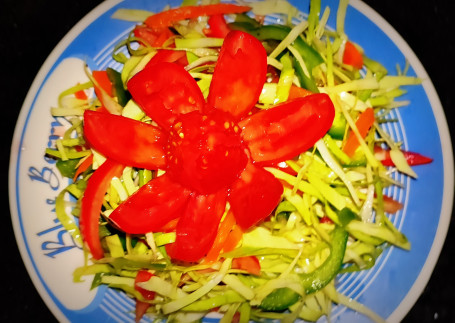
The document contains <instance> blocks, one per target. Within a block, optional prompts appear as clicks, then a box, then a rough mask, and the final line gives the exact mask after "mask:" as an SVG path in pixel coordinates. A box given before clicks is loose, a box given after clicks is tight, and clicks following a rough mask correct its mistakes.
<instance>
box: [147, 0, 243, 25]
mask: <svg viewBox="0 0 455 323" xmlns="http://www.w3.org/2000/svg"><path fill="white" fill-rule="evenodd" d="M250 9H251V7H248V6H237V5H234V4H228V3H218V4H210V5H205V6H183V7H179V8H174V9H169V10H166V11H162V12H159V13H157V14H154V15H151V16H149V17H148V18H147V19H146V20H145V24H146V25H147V26H148V27H150V28H154V29H157V28H158V29H161V28H163V27H171V26H172V25H173V24H174V23H176V22H178V21H180V20H185V19H191V18H197V17H200V16H213V15H219V14H233V13H242V12H247V11H249V10H250Z"/></svg>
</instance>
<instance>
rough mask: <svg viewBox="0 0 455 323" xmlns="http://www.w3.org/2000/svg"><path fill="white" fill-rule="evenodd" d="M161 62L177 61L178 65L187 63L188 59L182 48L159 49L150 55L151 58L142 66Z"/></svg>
mask: <svg viewBox="0 0 455 323" xmlns="http://www.w3.org/2000/svg"><path fill="white" fill-rule="evenodd" d="M163 62H168V63H178V64H179V65H182V66H186V65H188V59H187V58H186V52H185V51H183V50H172V49H160V50H158V51H157V53H156V54H155V55H154V56H153V57H152V59H151V60H150V61H149V62H148V63H147V65H145V67H144V68H147V67H150V66H153V65H155V64H160V63H163Z"/></svg>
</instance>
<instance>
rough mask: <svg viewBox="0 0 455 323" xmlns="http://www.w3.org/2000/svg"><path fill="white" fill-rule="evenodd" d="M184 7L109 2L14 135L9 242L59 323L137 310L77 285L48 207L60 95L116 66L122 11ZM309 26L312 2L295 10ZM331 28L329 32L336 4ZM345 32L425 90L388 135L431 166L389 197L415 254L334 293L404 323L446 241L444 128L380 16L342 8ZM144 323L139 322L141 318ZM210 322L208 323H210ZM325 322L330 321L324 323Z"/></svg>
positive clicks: (116, 317) (383, 261) (74, 35)
mask: <svg viewBox="0 0 455 323" xmlns="http://www.w3.org/2000/svg"><path fill="white" fill-rule="evenodd" d="M179 3H180V1H164V0H163V1H161V0H160V1H146V0H126V1H123V2H119V1H106V2H104V3H102V4H101V5H100V6H98V7H97V8H96V9H95V10H93V11H92V12H91V13H90V14H88V15H87V16H86V17H85V18H84V19H83V20H81V21H80V22H79V23H78V24H77V25H76V26H75V27H74V28H73V29H72V30H71V32H70V33H69V34H68V35H67V36H66V37H65V38H64V39H63V40H62V41H61V42H60V44H59V45H58V46H57V47H56V49H55V50H54V51H53V52H52V53H51V55H50V56H49V58H48V59H47V60H46V62H45V64H44V65H43V67H42V69H41V70H40V72H39V74H38V75H37V77H36V79H35V82H34V83H33V85H32V87H31V89H30V91H29V93H28V96H27V98H26V100H25V102H24V105H23V108H22V110H21V114H20V117H19V120H18V123H17V126H16V132H15V136H14V139H13V144H12V150H11V151H12V153H11V164H10V204H11V210H12V220H13V225H14V230H15V234H16V237H17V241H18V244H19V247H20V250H21V254H22V257H23V259H24V262H25V264H26V266H27V269H28V271H29V274H30V276H31V277H32V280H33V282H34V284H35V286H36V288H37V289H38V291H39V293H40V295H41V297H42V298H43V299H44V301H45V302H46V304H47V305H48V307H49V308H50V310H51V311H52V312H53V313H54V315H55V316H56V317H57V319H58V320H60V321H71V322H100V321H103V322H125V321H134V301H133V300H131V299H129V298H128V297H126V296H125V295H124V294H122V293H119V292H117V291H114V290H109V289H107V288H105V287H100V288H98V289H97V290H95V291H90V290H89V289H90V282H89V281H88V282H85V283H78V284H76V283H73V282H72V272H73V270H74V268H76V267H77V266H80V265H81V264H82V263H83V253H82V251H81V249H80V248H79V246H77V245H76V243H75V242H74V241H73V239H72V238H71V236H70V235H69V234H68V233H67V232H66V231H65V230H64V229H63V227H62V226H61V225H60V224H59V222H58V220H57V219H56V216H55V211H54V206H55V205H54V204H55V198H56V196H57V194H58V192H59V191H60V190H61V189H62V188H63V187H65V186H66V185H65V183H64V182H63V179H62V178H61V177H60V175H59V173H58V171H57V170H56V168H55V165H54V161H53V160H51V159H47V158H45V157H44V154H43V153H44V148H45V147H51V146H52V143H53V141H54V140H55V139H57V138H58V131H59V127H60V126H61V124H60V121H59V120H57V119H55V118H52V117H51V116H50V111H49V109H50V107H51V106H55V105H56V100H57V97H58V95H59V93H60V92H61V91H63V90H64V89H66V88H68V87H70V86H72V85H74V84H75V83H77V82H82V81H84V80H86V76H85V75H84V72H83V64H84V62H87V64H88V65H89V67H91V68H93V69H95V68H105V67H107V66H112V67H114V68H115V67H117V66H116V65H115V62H114V61H113V60H112V59H111V57H110V54H111V53H112V49H113V47H114V46H115V44H116V43H117V42H118V41H119V40H121V39H123V38H125V36H126V35H127V34H128V32H129V31H130V30H131V28H132V27H133V26H134V23H131V22H125V21H120V20H114V19H111V18H110V17H111V15H112V14H113V13H114V12H115V11H116V10H117V9H118V8H138V9H146V10H150V11H154V12H157V11H160V10H161V9H162V8H163V7H164V6H165V5H167V4H169V5H171V6H177V5H179ZM291 3H292V4H293V5H295V6H296V7H298V8H299V9H300V10H301V12H302V13H301V16H302V17H305V15H306V11H307V8H308V6H309V1H297V0H294V1H291ZM326 5H329V6H330V7H331V16H330V17H331V18H330V19H329V22H328V25H329V26H330V27H332V28H333V27H334V26H335V16H336V10H337V4H336V1H322V8H325V6H326ZM345 31H346V33H347V34H348V36H349V37H350V38H351V39H352V40H353V41H355V42H357V43H359V44H360V45H361V46H362V47H363V48H364V50H365V52H366V54H367V55H368V56H370V57H371V58H373V59H375V60H378V61H380V62H381V63H382V64H383V65H384V66H385V67H386V68H387V69H388V70H389V71H394V70H395V69H396V64H399V65H400V66H401V67H404V66H405V63H406V61H409V63H410V69H409V73H410V74H411V75H417V76H419V77H420V78H422V80H423V83H422V85H421V86H412V87H409V88H407V90H408V92H407V94H406V95H405V96H404V99H405V100H409V101H410V102H411V104H410V105H409V106H406V107H403V108H400V109H399V110H397V111H396V113H395V115H393V117H394V118H396V119H398V120H399V122H397V123H394V124H393V125H388V126H387V131H388V133H389V134H391V136H392V137H393V138H394V139H396V140H400V141H402V142H403V145H404V148H405V149H409V150H413V151H419V152H421V153H423V154H424V155H428V156H431V157H432V158H433V159H434V161H433V163H432V164H431V165H428V166H424V167H418V168H415V171H416V172H417V174H418V180H411V179H409V178H407V177H405V176H403V175H399V174H397V175H396V176H395V180H397V181H399V182H401V183H402V184H403V185H404V188H403V189H399V188H397V187H395V188H392V189H390V190H389V191H387V194H388V195H391V196H393V197H394V198H396V199H398V200H399V201H401V202H402V203H403V204H404V206H405V207H404V209H403V210H402V211H400V212H399V213H398V214H397V215H395V216H393V218H392V222H393V223H394V224H395V225H396V226H397V227H398V228H399V229H400V230H401V231H402V232H403V233H404V234H406V235H407V237H408V239H409V240H410V241H411V244H412V249H411V251H409V252H407V251H403V250H400V249H397V248H390V249H387V250H386V252H384V253H383V255H381V256H380V258H379V259H378V263H377V264H376V266H375V267H374V268H373V269H371V270H369V271H366V272H361V273H356V274H345V275H341V276H339V277H338V278H337V281H338V286H339V290H340V291H341V292H343V293H344V294H345V295H347V296H349V297H352V298H354V299H356V300H357V301H359V302H360V303H362V304H365V305H366V306H368V307H370V308H371V309H372V310H373V311H375V312H377V313H378V314H379V315H381V316H382V317H385V318H387V317H388V318H389V319H390V320H391V321H399V320H401V319H402V318H403V317H404V315H405V314H406V313H407V311H408V310H409V309H410V308H411V306H412V305H413V304H414V302H415V301H416V299H417V297H418V296H419V295H420V293H421V291H422V290H423V288H424V286H425V284H426V283H427V281H428V279H429V276H430V274H431V271H432V269H433V267H434V265H435V262H436V260H437V257H438V255H439V252H440V249H441V247H442V244H443V242H444V238H445V235H446V230H447V226H448V222H449V218H450V214H451V207H452V201H453V160H452V151H451V144H450V138H449V135H448V130H447V124H446V121H445V118H444V114H443V110H442V108H441V106H440V102H439V99H438V97H437V95H436V92H435V90H434V88H433V85H432V83H431V80H430V79H429V78H428V76H427V74H426V72H425V70H424V69H423V67H422V66H421V64H420V62H419V61H418V59H417V57H416V56H415V55H414V53H413V52H412V51H411V50H410V48H409V47H408V45H407V44H406V43H405V42H404V40H403V39H402V38H401V37H400V36H399V35H398V34H397V33H396V32H395V31H394V30H393V29H392V28H391V27H390V26H389V25H388V24H387V23H386V22H385V21H384V20H383V19H382V18H381V17H380V16H378V14H377V13H375V12H374V11H373V10H371V9H370V8H369V7H367V6H366V5H365V4H363V3H362V2H360V1H352V2H351V5H350V6H349V7H348V11H347V20H346V26H345ZM144 320H145V319H144ZM214 320H215V319H211V318H209V319H207V321H208V322H209V321H214ZM322 320H326V319H322ZM331 321H332V322H338V321H340V322H341V321H342V322H366V321H367V319H366V318H365V317H364V316H361V315H359V314H356V313H353V312H352V311H350V310H347V309H346V308H344V307H342V306H334V308H333V312H332V319H331Z"/></svg>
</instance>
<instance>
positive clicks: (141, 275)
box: [134, 270, 155, 322]
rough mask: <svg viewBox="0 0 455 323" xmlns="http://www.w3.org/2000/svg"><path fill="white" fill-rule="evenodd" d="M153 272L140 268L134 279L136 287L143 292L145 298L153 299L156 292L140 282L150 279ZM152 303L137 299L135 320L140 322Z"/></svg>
mask: <svg viewBox="0 0 455 323" xmlns="http://www.w3.org/2000/svg"><path fill="white" fill-rule="evenodd" d="M152 276H153V274H152V273H151V272H149V271H147V270H139V271H138V272H137V275H136V278H135V279H134V289H135V290H137V291H138V292H140V293H141V295H142V297H143V298H144V299H145V300H149V301H150V300H153V299H154V298H155V292H152V291H149V290H146V289H144V288H142V287H140V286H139V285H138V283H142V282H146V281H148V280H149V279H150V278H151V277H152ZM150 305H151V304H150V303H148V302H143V301H140V300H138V299H136V313H135V314H136V317H135V322H139V321H140V320H141V318H142V317H143V316H144V314H145V313H146V312H147V309H148V308H149V307H150Z"/></svg>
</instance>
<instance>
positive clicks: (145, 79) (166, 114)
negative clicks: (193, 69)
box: [127, 62, 205, 129]
mask: <svg viewBox="0 0 455 323" xmlns="http://www.w3.org/2000/svg"><path fill="white" fill-rule="evenodd" d="M127 87H128V90H129V91H130V93H131V95H132V97H133V99H134V100H135V101H136V103H137V104H139V105H140V106H141V108H142V109H143V110H144V111H145V113H146V114H147V115H148V116H149V117H151V118H152V119H153V120H154V121H156V122H157V123H158V124H159V125H160V126H161V127H162V128H163V129H169V128H170V127H171V126H172V124H173V122H174V120H175V118H176V117H178V116H179V115H180V114H185V113H188V112H191V111H195V110H199V111H201V110H202V108H203V107H204V105H205V100H204V96H203V95H202V92H201V90H200V89H199V87H198V85H197V83H196V81H195V80H194V79H193V78H192V77H191V75H190V74H189V73H188V72H187V71H186V70H185V69H184V68H183V67H182V66H180V65H178V64H175V63H169V62H162V63H159V64H154V65H152V66H150V67H148V68H146V69H143V70H142V71H140V72H139V73H137V74H136V75H134V76H133V77H132V78H131V80H129V82H128V84H127Z"/></svg>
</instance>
